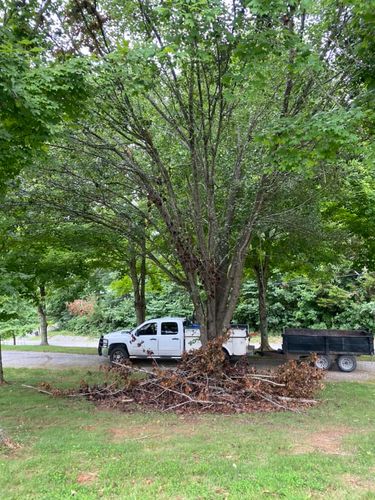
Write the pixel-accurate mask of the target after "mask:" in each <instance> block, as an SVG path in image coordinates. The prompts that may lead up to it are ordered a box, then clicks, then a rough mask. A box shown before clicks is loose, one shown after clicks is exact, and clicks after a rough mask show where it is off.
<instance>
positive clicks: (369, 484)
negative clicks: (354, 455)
mask: <svg viewBox="0 0 375 500" xmlns="http://www.w3.org/2000/svg"><path fill="white" fill-rule="evenodd" d="M342 481H343V482H344V483H345V484H346V485H348V486H350V487H352V488H355V489H358V490H362V491H367V492H375V480H374V479H365V478H363V477H360V476H355V475H353V474H344V475H343V476H342Z"/></svg>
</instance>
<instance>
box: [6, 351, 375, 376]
mask: <svg viewBox="0 0 375 500" xmlns="http://www.w3.org/2000/svg"><path fill="white" fill-rule="evenodd" d="M2 356H3V364H4V367H5V368H48V369H62V368H73V367H83V368H86V367H87V368H89V367H90V368H95V367H98V366H100V365H102V364H108V359H106V358H102V357H100V356H93V355H90V354H84V355H81V354H63V353H52V352H48V353H47V352H27V351H3V353H2ZM282 362H283V360H282V359H274V358H271V359H269V358H257V357H255V356H254V357H250V363H251V364H253V365H254V366H255V367H256V368H257V369H259V370H268V369H272V368H274V367H276V366H278V365H279V364H281V363H282ZM135 363H137V364H139V365H140V366H142V367H144V368H146V369H147V368H148V367H151V361H148V360H146V361H143V360H142V361H141V360H136V361H135ZM159 364H160V365H161V366H166V367H169V368H170V367H173V366H174V365H175V364H176V362H175V361H161V362H160V363H159ZM327 380H332V381H341V382H343V381H358V382H361V381H368V380H375V363H373V362H371V361H358V366H357V369H356V370H355V371H354V372H352V373H343V372H341V371H339V370H338V368H336V367H334V368H333V369H332V370H330V371H329V372H328V373H327Z"/></svg>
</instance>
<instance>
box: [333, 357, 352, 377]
mask: <svg viewBox="0 0 375 500" xmlns="http://www.w3.org/2000/svg"><path fill="white" fill-rule="evenodd" d="M336 361H337V366H338V367H339V370H341V371H342V372H346V373H349V372H353V371H354V370H355V369H356V368H357V360H356V357H355V356H349V355H348V356H346V355H344V356H339V357H338V358H337V360H336Z"/></svg>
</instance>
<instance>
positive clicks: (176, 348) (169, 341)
mask: <svg viewBox="0 0 375 500" xmlns="http://www.w3.org/2000/svg"><path fill="white" fill-rule="evenodd" d="M182 333H183V332H182V327H181V328H180V329H179V325H178V323H177V322H176V321H162V323H161V325H160V336H159V356H181V353H182V348H181V346H182Z"/></svg>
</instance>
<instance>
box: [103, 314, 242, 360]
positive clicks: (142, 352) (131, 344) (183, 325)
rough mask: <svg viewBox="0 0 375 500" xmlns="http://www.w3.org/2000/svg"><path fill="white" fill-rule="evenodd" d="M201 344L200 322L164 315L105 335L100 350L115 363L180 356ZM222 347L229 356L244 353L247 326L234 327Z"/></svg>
mask: <svg viewBox="0 0 375 500" xmlns="http://www.w3.org/2000/svg"><path fill="white" fill-rule="evenodd" d="M200 346H201V341H200V329H199V325H194V324H188V323H187V322H186V320H185V318H179V317H164V318H156V319H151V320H148V321H145V322H144V323H142V324H141V325H139V326H138V327H136V328H135V329H134V330H131V331H129V330H119V331H116V332H112V333H108V334H106V335H104V336H102V337H101V338H100V341H99V348H98V352H99V355H102V356H109V358H110V360H111V361H114V362H122V361H123V360H124V359H126V358H165V359H168V358H177V359H178V358H180V357H181V356H182V354H183V353H184V352H185V351H190V350H192V349H197V348H199V347H200ZM223 350H224V351H225V353H226V354H227V356H228V357H238V356H243V355H245V354H246V350H247V327H246V326H240V325H237V326H232V327H231V330H230V337H229V339H228V341H227V342H226V343H225V344H223Z"/></svg>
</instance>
